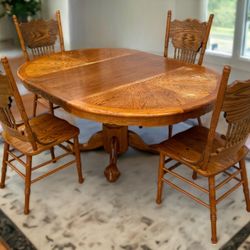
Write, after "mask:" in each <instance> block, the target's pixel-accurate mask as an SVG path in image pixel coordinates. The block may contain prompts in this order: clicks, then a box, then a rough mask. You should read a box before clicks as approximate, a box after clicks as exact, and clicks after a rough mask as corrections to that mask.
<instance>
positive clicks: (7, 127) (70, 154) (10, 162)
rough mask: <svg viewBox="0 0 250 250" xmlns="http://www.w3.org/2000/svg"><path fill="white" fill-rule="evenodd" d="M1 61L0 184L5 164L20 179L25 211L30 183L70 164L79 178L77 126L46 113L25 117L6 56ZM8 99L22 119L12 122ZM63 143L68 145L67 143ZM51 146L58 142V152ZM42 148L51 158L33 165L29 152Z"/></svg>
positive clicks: (80, 175)
mask: <svg viewBox="0 0 250 250" xmlns="http://www.w3.org/2000/svg"><path fill="white" fill-rule="evenodd" d="M2 64H3V66H4V69H5V72H6V75H2V74H0V121H1V125H2V127H3V132H2V137H3V139H4V152H3V162H2V174H1V182H0V188H4V187H5V178H6V171H7V166H9V167H10V168H12V169H13V170H15V171H16V172H17V174H18V175H20V176H21V177H22V178H23V179H24V182H25V204H24V213H25V214H28V213H29V200H30V188H31V184H33V183H35V182H37V181H39V180H41V179H43V178H45V177H47V176H49V175H51V174H53V173H56V172H57V171H59V170H61V169H64V168H66V167H68V166H70V165H72V164H74V165H76V168H77V172H78V180H79V183H82V182H83V176H82V169H81V159H80V151H79V142H78V135H79V129H78V128H76V127H74V126H72V125H71V124H69V123H68V122H67V121H65V120H62V119H60V118H57V117H55V116H54V115H52V114H48V113H47V114H42V115H39V116H36V117H34V118H31V119H28V117H27V114H26V112H25V109H24V105H23V102H22V99H21V96H20V94H19V92H18V88H17V85H16V82H15V80H14V78H13V75H12V72H11V70H10V67H9V64H8V60H7V58H3V59H2ZM12 102H15V105H16V107H17V109H18V111H19V113H20V116H21V118H22V122H23V123H20V122H19V123H18V124H17V123H16V120H15V118H14V116H13V114H12V111H11V103H12ZM72 140H73V142H72ZM67 145H70V147H68V146H67ZM55 146H58V147H59V148H60V150H61V151H62V152H63V153H58V156H56V157H55V154H54V147H55ZM72 146H73V147H72ZM71 148H73V149H71ZM46 150H50V152H51V155H52V158H51V160H48V161H45V162H43V163H41V164H38V165H36V166H33V165H32V158H33V156H36V155H38V154H40V153H42V152H44V151H46ZM66 156H67V158H69V159H68V160H67V158H65V157H66ZM61 159H65V161H66V162H64V163H63V164H62V165H60V166H56V167H52V169H51V170H49V171H47V172H46V173H45V174H41V175H39V176H38V177H35V178H33V179H32V178H31V177H32V173H33V171H35V170H38V169H40V168H42V167H44V166H48V165H53V164H52V163H55V162H57V161H58V164H59V163H60V162H59V161H61Z"/></svg>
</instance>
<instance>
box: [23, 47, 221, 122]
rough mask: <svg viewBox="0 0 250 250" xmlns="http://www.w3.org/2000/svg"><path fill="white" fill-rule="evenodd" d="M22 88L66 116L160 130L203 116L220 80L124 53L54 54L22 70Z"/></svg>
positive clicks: (193, 69) (164, 61) (138, 53)
mask: <svg viewBox="0 0 250 250" xmlns="http://www.w3.org/2000/svg"><path fill="white" fill-rule="evenodd" d="M18 76H19V77H20V79H21V80H22V81H23V83H24V84H25V86H26V87H27V88H28V89H29V90H31V91H33V92H35V93H38V94H40V95H42V96H44V97H45V98H47V99H50V100H52V101H53V102H54V103H56V104H59V105H60V106H62V107H63V108H65V109H66V110H68V111H69V112H71V113H73V114H75V115H77V116H80V117H83V118H86V119H91V120H95V121H99V122H103V123H109V124H116V125H124V126H127V125H145V126H158V125H166V124H171V123H176V122H178V121H182V120H184V119H186V118H190V117H192V116H194V117H197V114H198V113H200V114H198V115H201V114H204V113H206V112H208V111H209V110H210V109H211V104H212V103H213V101H214V100H215V96H216V93H217V91H216V89H217V82H218V77H219V76H218V74H216V73H215V72H213V71H211V70H209V69H207V68H205V67H201V66H197V65H187V64H183V63H180V62H177V61H174V60H169V59H168V60H167V59H165V58H164V57H162V56H157V55H153V54H149V53H145V52H141V51H136V50H128V49H87V50H76V51H67V52H63V53H61V52H60V53H56V54H53V55H50V56H45V57H40V58H38V59H35V60H33V61H30V62H27V63H25V64H23V65H22V66H21V67H20V68H19V70H18Z"/></svg>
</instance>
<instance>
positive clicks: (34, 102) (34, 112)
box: [33, 94, 38, 117]
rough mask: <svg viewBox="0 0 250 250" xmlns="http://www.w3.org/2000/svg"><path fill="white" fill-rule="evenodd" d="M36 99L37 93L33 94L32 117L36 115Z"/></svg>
mask: <svg viewBox="0 0 250 250" xmlns="http://www.w3.org/2000/svg"><path fill="white" fill-rule="evenodd" d="M37 101H38V95H36V94H35V95H34V99H33V117H35V116H36V110H37Z"/></svg>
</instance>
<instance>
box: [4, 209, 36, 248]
mask: <svg viewBox="0 0 250 250" xmlns="http://www.w3.org/2000/svg"><path fill="white" fill-rule="evenodd" d="M0 243H1V245H2V248H3V249H4V248H6V249H7V250H8V249H12V250H22V249H23V250H36V248H35V247H34V245H33V244H32V243H31V242H30V241H29V240H28V239H27V238H26V236H25V235H24V234H23V233H22V232H21V231H20V230H19V228H18V227H17V226H16V225H15V224H14V223H13V221H12V220H11V219H10V218H9V217H8V216H6V215H5V214H4V212H3V211H2V210H1V209H0Z"/></svg>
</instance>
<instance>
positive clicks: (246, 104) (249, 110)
mask: <svg viewBox="0 0 250 250" xmlns="http://www.w3.org/2000/svg"><path fill="white" fill-rule="evenodd" d="M222 111H224V112H225V113H224V117H225V119H226V122H227V123H228V129H227V133H226V136H225V140H226V142H225V148H230V147H234V146H237V145H238V146H242V145H244V144H245V141H246V139H247V137H248V135H249V133H250V80H248V81H244V82H242V81H236V82H234V83H233V84H232V85H231V86H230V87H229V88H228V89H227V91H226V94H225V99H224V103H223V106H222Z"/></svg>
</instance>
